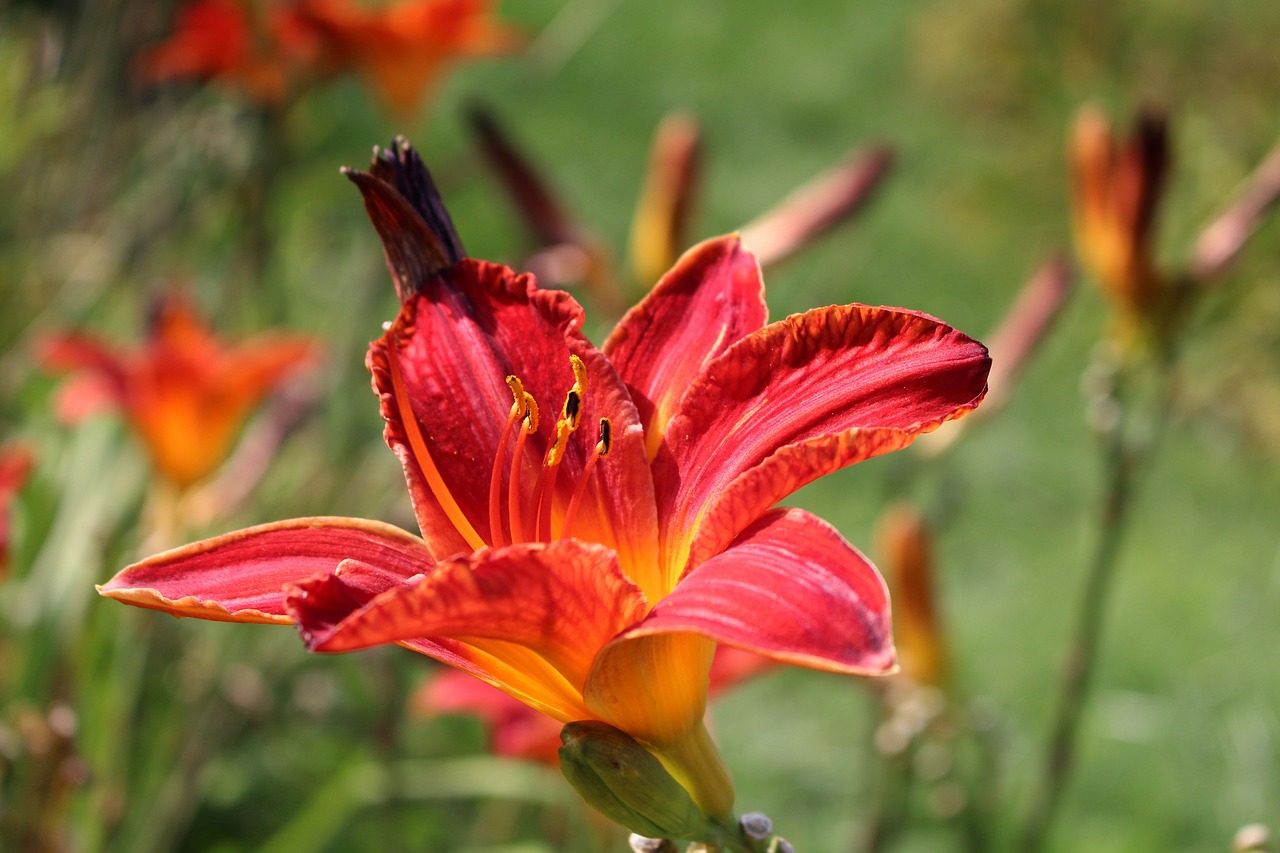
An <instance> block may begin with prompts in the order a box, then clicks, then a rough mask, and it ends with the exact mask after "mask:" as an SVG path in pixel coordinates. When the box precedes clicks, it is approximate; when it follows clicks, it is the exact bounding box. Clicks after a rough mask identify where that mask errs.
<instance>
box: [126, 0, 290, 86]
mask: <svg viewBox="0 0 1280 853" xmlns="http://www.w3.org/2000/svg"><path fill="white" fill-rule="evenodd" d="M308 42H309V36H308V33H307V32H306V31H305V30H304V29H303V28H302V27H301V25H300V23H299V21H298V20H297V16H296V13H295V11H294V10H293V8H292V7H288V6H280V5H273V6H270V7H268V8H263V9H261V10H257V9H253V10H251V8H250V7H249V6H248V5H246V4H245V3H242V2H239V0H191V2H188V3H186V4H185V5H183V6H182V7H181V8H180V9H179V10H178V13H177V17H176V19H175V21H174V27H173V33H172V35H170V36H169V38H168V39H166V40H165V41H163V42H161V43H160V44H158V45H156V46H154V47H152V48H151V49H150V50H147V51H146V52H144V53H143V54H142V55H140V56H139V57H138V59H137V61H136V62H135V63H134V73H135V75H136V76H137V78H138V79H139V80H140V81H141V82H143V83H145V84H148V85H155V84H159V83H164V82H167V81H170V80H185V79H190V80H201V81H205V80H216V81H218V82H220V83H225V84H227V85H228V86H230V87H231V88H234V89H238V90H240V91H243V92H244V93H245V94H246V95H247V96H248V97H249V98H251V99H253V100H255V101H258V102H260V103H264V104H278V103H280V102H281V101H283V100H284V98H285V96H286V95H287V94H288V91H289V84H290V82H291V78H292V76H293V74H294V70H295V67H296V66H297V65H298V64H300V63H301V62H302V61H303V59H304V57H305V56H306V55H307V53H308V52H309V47H308Z"/></svg>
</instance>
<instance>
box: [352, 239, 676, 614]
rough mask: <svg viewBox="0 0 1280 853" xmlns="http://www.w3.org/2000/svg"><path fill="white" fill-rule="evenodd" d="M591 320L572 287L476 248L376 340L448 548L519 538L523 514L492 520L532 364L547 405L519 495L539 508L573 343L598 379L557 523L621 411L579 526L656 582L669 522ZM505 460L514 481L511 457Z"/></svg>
mask: <svg viewBox="0 0 1280 853" xmlns="http://www.w3.org/2000/svg"><path fill="white" fill-rule="evenodd" d="M582 320H583V316H582V308H581V307H580V306H579V305H578V304H577V303H576V302H575V301H574V300H573V299H572V298H571V297H570V296H569V295H568V294H565V293H562V292H560V291H552V290H539V289H538V288H537V287H536V285H535V284H534V282H533V279H532V278H531V277H530V276H527V275H516V274H515V273H514V272H512V271H511V270H510V269H508V268H506V267H503V266H499V265H496V264H487V263H483V262H479V261H471V260H464V261H462V262H461V263H459V264H458V265H456V266H454V267H452V268H451V269H450V270H449V271H448V272H446V273H443V274H442V275H440V276H436V277H434V278H432V279H431V280H430V281H428V282H426V283H424V284H423V285H422V286H421V287H420V288H419V295H418V296H416V297H414V298H413V299H411V300H410V302H408V303H407V304H406V305H405V306H404V308H403V309H402V311H401V313H400V317H399V318H398V320H397V321H396V323H395V325H394V326H393V327H392V328H391V329H390V330H389V331H388V332H387V334H386V335H384V336H383V337H382V338H381V339H380V340H378V341H375V342H374V343H373V345H372V346H371V348H370V351H369V358H368V364H369V368H370V371H371V372H372V374H373V383H374V388H375V389H376V390H377V392H378V393H379V395H380V396H381V398H382V415H383V418H384V419H386V421H387V428H386V433H385V435H386V440H387V443H388V444H389V445H390V446H391V448H392V449H393V450H394V451H395V452H396V454H397V455H398V456H399V457H400V459H401V462H402V464H403V465H404V468H405V474H406V477H407V479H408V481H409V488H410V494H411V497H412V498H413V502H414V508H415V511H416V513H417V515H418V520H419V524H420V525H421V527H422V530H423V535H424V536H426V537H427V538H428V540H429V541H431V542H432V544H433V547H434V548H435V550H436V551H437V552H438V553H442V554H449V553H460V552H466V551H474V550H476V549H477V548H479V547H482V546H483V545H486V544H493V543H495V542H497V541H499V540H502V541H510V540H509V539H506V538H505V537H508V536H510V533H511V531H510V529H509V528H505V529H504V530H503V531H498V532H499V533H502V534H503V535H502V536H501V537H498V536H495V535H494V533H495V531H493V530H491V529H490V523H489V518H490V516H489V502H488V494H489V488H488V487H489V477H490V475H491V472H492V471H493V470H494V467H495V460H499V459H504V460H510V455H509V454H510V453H512V452H514V445H515V441H514V439H509V440H508V445H509V446H504V447H502V448H500V447H499V441H500V439H501V437H502V434H503V427H504V424H505V423H506V421H507V418H508V415H509V413H510V410H511V406H512V395H511V390H510V389H509V388H508V387H507V385H506V382H505V380H506V377H507V376H516V377H517V378H519V379H520V381H521V382H522V383H523V386H524V390H525V392H526V393H528V394H530V395H532V396H533V398H534V399H535V401H536V402H537V404H538V406H539V408H540V409H541V411H542V416H541V418H540V419H539V420H540V423H539V430H538V433H537V434H536V435H533V436H530V440H529V441H528V442H527V443H526V445H525V449H524V461H523V462H522V463H521V464H522V466H523V467H522V476H521V481H520V483H519V487H518V492H519V496H520V497H519V500H518V503H520V504H521V505H522V506H523V507H526V508H532V506H533V504H534V503H535V501H534V490H535V487H536V483H537V480H538V477H539V474H540V471H541V468H542V462H543V458H544V453H545V450H546V448H547V446H548V445H549V444H550V443H551V441H552V439H553V437H554V435H555V423H556V418H557V413H558V412H559V410H560V407H561V405H562V404H563V402H564V399H565V395H566V394H567V392H568V391H569V389H570V388H571V387H573V384H574V379H575V377H574V374H573V369H572V366H571V362H570V355H571V354H572V355H576V356H578V357H579V358H580V359H581V360H582V362H583V366H584V368H585V370H586V379H587V382H586V388H585V393H584V395H583V397H582V400H581V423H582V424H583V426H582V428H581V429H579V431H578V432H577V433H575V434H573V435H572V436H570V439H569V442H568V446H567V449H566V451H565V455H564V459H563V462H562V463H561V465H560V471H559V473H558V477H557V479H556V481H555V482H556V487H555V488H556V491H555V497H554V499H553V502H552V504H553V514H552V515H553V522H552V526H553V530H555V529H558V526H559V525H560V524H561V523H562V521H563V516H564V513H565V511H566V509H567V506H568V504H569V502H570V499H571V497H572V494H573V491H574V489H575V487H576V486H577V485H578V481H579V480H580V479H581V477H582V474H583V471H584V469H585V468H586V464H587V461H588V460H589V458H590V457H591V454H592V452H593V451H594V448H595V445H596V443H597V435H596V424H597V423H598V421H599V419H600V418H606V417H607V418H609V419H610V421H611V422H612V426H613V431H612V432H613V443H612V447H611V448H610V451H609V455H608V456H607V457H606V458H604V459H602V460H601V461H600V463H599V464H598V465H596V466H595V470H594V472H593V474H592V479H591V481H590V482H589V483H588V484H587V485H586V490H585V493H584V498H583V500H582V502H581V504H580V508H579V510H578V516H577V520H576V521H575V523H574V531H575V533H577V532H580V533H581V535H582V536H583V538H591V539H594V540H596V541H601V542H604V543H606V544H609V545H611V546H613V547H614V548H615V550H617V552H618V555H619V559H620V560H621V561H622V565H623V568H624V570H625V571H626V572H627V573H628V575H629V576H630V577H632V579H633V580H635V581H636V582H637V583H639V584H640V585H641V587H642V588H645V589H646V590H648V589H650V588H655V587H656V583H655V582H654V581H653V580H651V579H650V578H648V577H646V574H645V573H646V571H647V572H648V575H649V576H656V572H655V570H654V569H653V568H652V567H653V566H654V561H653V559H652V554H653V553H654V550H655V548H656V543H657V529H658V528H657V515H656V508H655V502H654V498H653V482H652V477H651V475H650V473H649V468H648V464H647V462H646V460H645V456H644V449H643V444H642V433H641V430H640V427H639V422H638V415H637V413H636V409H635V406H634V405H633V404H632V402H631V398H630V396H629V395H628V393H627V390H626V388H625V386H624V385H623V384H622V381H621V380H620V379H619V378H618V375H617V373H616V372H615V371H614V370H613V368H612V366H611V365H610V364H609V361H608V359H606V358H605V357H604V356H603V355H602V354H601V353H600V352H599V350H597V349H595V347H593V346H592V345H591V344H590V342H588V341H587V340H586V338H585V337H583V336H582V333H581V331H580V328H581V326H582ZM397 374H398V376H397ZM401 382H402V383H403V385H402V387H403V391H398V390H397V388H398V386H399V383H401ZM410 417H412V422H409V420H408V419H409V418H410ZM415 434H416V435H415ZM418 439H421V440H420V441H418ZM415 444H417V445H419V447H420V448H421V449H419V447H415V446H414V445H415ZM430 466H434V467H435V469H436V471H437V472H438V478H435V475H433V474H431V472H429V471H428V470H427V469H428V467H430ZM498 468H499V476H500V477H501V481H500V482H501V488H502V493H503V494H507V493H508V492H509V490H510V488H511V482H510V481H511V477H510V473H509V464H508V463H503V464H499V465H498ZM429 478H435V485H434V486H433V485H432V479H429ZM442 498H443V499H444V500H443V501H442ZM450 502H451V503H452V504H453V505H454V506H453V507H450V506H446V504H448V503H450ZM455 507H456V508H455ZM459 515H460V516H461V517H462V518H464V519H465V524H461V523H459V522H458V517H459ZM467 527H469V528H470V530H471V531H472V532H471V533H468V531H467V530H466V528H467ZM459 531H461V532H459ZM526 533H528V530H527V529H526Z"/></svg>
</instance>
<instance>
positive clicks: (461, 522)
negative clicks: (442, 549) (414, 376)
mask: <svg viewBox="0 0 1280 853" xmlns="http://www.w3.org/2000/svg"><path fill="white" fill-rule="evenodd" d="M398 346H399V342H398V341H393V342H392V345H391V346H390V347H388V349H387V365H388V367H389V368H390V373H391V391H392V396H394V397H395V400H396V408H397V409H399V411H400V422H401V423H402V424H403V425H404V432H405V437H406V438H408V439H409V448H410V449H411V450H412V451H413V457H414V459H415V460H417V463H418V467H419V468H420V469H421V470H422V476H423V478H424V479H426V481H427V487H428V488H429V489H430V490H431V494H432V495H434V496H435V499H436V501H437V502H438V503H439V504H440V508H441V509H442V510H444V514H445V516H446V517H447V518H448V519H449V521H451V522H453V526H454V528H455V529H456V530H457V531H458V533H459V534H461V536H462V538H463V539H465V540H467V544H468V545H470V546H471V547H472V548H475V549H476V550H477V551H478V550H480V549H481V548H483V547H485V541H484V540H483V539H481V538H480V534H479V533H476V529H475V528H474V527H472V526H471V522H470V521H468V520H467V516H466V515H465V514H464V513H463V512H462V507H460V506H458V501H457V500H456V499H455V498H454V497H453V494H452V493H451V492H450V491H449V487H448V486H446V485H445V482H444V478H443V477H441V476H440V470H439V469H438V468H436V463H435V460H434V459H432V458H431V452H430V451H429V450H427V442H426V440H425V439H424V438H423V436H422V430H421V429H419V427H418V419H417V416H415V415H414V413H413V407H412V406H410V405H409V392H408V388H407V386H406V385H405V381H404V374H403V373H401V372H400V355H399V352H398Z"/></svg>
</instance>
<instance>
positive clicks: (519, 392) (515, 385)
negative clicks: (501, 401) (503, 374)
mask: <svg viewBox="0 0 1280 853" xmlns="http://www.w3.org/2000/svg"><path fill="white" fill-rule="evenodd" d="M506 382H507V387H508V388H510V389H511V397H512V399H513V402H512V404H511V411H512V414H513V415H515V416H516V417H519V418H523V417H524V416H525V413H526V405H525V397H527V396H529V395H528V394H526V393H525V392H524V383H523V382H521V381H520V377H518V376H508V377H507V380H506Z"/></svg>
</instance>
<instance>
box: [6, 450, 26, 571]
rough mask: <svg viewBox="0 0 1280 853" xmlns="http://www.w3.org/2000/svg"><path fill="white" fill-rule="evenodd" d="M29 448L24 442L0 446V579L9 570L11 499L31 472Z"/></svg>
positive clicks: (12, 499) (15, 495) (16, 494)
mask: <svg viewBox="0 0 1280 853" xmlns="http://www.w3.org/2000/svg"><path fill="white" fill-rule="evenodd" d="M33 461H34V460H33V457H32V455H31V450H30V448H28V447H27V446H26V445H24V444H5V445H3V446H0V580H4V576H5V575H6V574H7V573H8V571H9V525H10V523H11V518H10V517H11V515H12V513H13V501H14V498H16V497H17V496H18V492H19V491H20V490H21V489H22V484H23V483H25V482H26V481H27V477H28V476H29V475H30V474H31V466H32V464H33Z"/></svg>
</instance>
